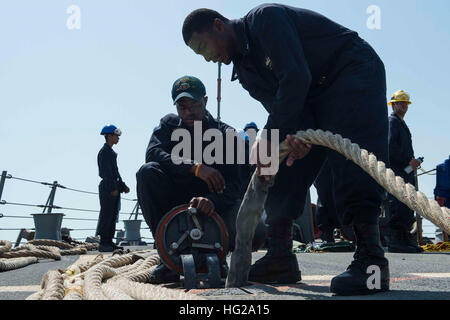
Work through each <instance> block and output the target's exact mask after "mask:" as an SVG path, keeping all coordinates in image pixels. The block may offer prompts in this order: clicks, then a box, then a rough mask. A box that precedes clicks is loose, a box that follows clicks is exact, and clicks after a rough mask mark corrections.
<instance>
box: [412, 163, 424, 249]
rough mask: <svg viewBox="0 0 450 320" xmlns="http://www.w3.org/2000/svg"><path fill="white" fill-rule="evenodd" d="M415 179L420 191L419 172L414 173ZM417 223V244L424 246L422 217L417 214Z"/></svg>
mask: <svg viewBox="0 0 450 320" xmlns="http://www.w3.org/2000/svg"><path fill="white" fill-rule="evenodd" d="M414 179H415V182H416V190H417V191H419V179H418V176H417V170H415V172H414ZM416 222H417V242H418V243H419V245H423V228H422V217H421V216H420V214H418V213H417V212H416Z"/></svg>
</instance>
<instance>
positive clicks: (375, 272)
mask: <svg viewBox="0 0 450 320" xmlns="http://www.w3.org/2000/svg"><path fill="white" fill-rule="evenodd" d="M353 229H354V232H355V238H356V252H355V255H354V260H353V262H352V263H351V264H350V266H349V267H348V268H347V271H345V272H344V273H342V274H340V275H338V276H337V277H334V278H333V279H332V280H331V286H330V291H331V292H332V293H335V294H336V295H341V296H354V295H367V294H373V293H377V292H383V291H388V290H389V262H388V260H387V259H386V258H385V257H384V250H383V248H382V247H381V243H380V231H379V227H378V224H358V225H354V226H353Z"/></svg>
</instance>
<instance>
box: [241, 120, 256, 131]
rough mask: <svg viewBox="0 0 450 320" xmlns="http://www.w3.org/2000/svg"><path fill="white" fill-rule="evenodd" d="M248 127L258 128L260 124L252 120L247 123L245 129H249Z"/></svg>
mask: <svg viewBox="0 0 450 320" xmlns="http://www.w3.org/2000/svg"><path fill="white" fill-rule="evenodd" d="M248 129H255V130H258V126H257V125H256V123H254V122H250V123H247V124H246V125H245V128H244V130H248Z"/></svg>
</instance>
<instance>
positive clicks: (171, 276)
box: [148, 263, 180, 284]
mask: <svg viewBox="0 0 450 320" xmlns="http://www.w3.org/2000/svg"><path fill="white" fill-rule="evenodd" d="M179 281H180V275H179V274H178V273H176V272H175V271H172V270H170V269H169V268H168V267H166V265H165V264H164V263H161V264H160V265H159V266H157V267H156V268H155V270H153V272H152V274H151V275H150V279H149V280H148V282H149V283H152V284H161V283H173V282H179Z"/></svg>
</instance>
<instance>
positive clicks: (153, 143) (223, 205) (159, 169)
mask: <svg viewBox="0 0 450 320" xmlns="http://www.w3.org/2000/svg"><path fill="white" fill-rule="evenodd" d="M213 128H214V129H219V130H220V131H221V132H222V133H223V141H224V143H223V146H224V152H223V154H224V155H226V152H225V151H226V148H227V143H226V139H225V134H226V130H227V129H232V128H231V127H230V126H228V125H227V124H225V123H223V122H218V121H216V120H215V119H214V118H213V117H212V116H211V115H210V114H209V113H207V114H206V117H205V120H204V121H203V124H202V131H203V133H204V132H205V131H206V130H208V129H213ZM176 129H186V130H187V127H186V126H185V125H184V123H183V122H182V121H181V118H180V117H179V116H177V115H175V114H169V115H167V116H165V117H164V118H162V119H161V122H160V124H159V126H158V127H156V128H155V130H154V132H153V134H152V136H151V138H150V142H149V144H148V147H147V151H146V155H145V162H146V163H145V164H144V165H143V166H142V167H141V168H140V169H139V171H138V172H137V174H136V179H137V195H138V199H139V204H140V206H141V208H142V212H143V215H144V218H145V221H146V223H147V224H148V226H149V227H150V230H151V232H152V234H153V235H155V234H156V229H157V227H158V223H159V221H160V220H161V218H162V217H163V216H164V215H165V214H166V213H167V212H169V211H170V210H171V209H173V208H174V207H176V206H179V205H182V204H186V203H189V202H190V201H191V199H192V198H194V197H205V198H208V199H209V200H211V201H212V202H213V203H214V206H215V211H216V212H217V213H218V214H219V215H220V216H221V217H222V218H223V220H224V222H225V224H226V226H227V229H228V233H229V236H230V239H234V236H235V233H236V231H235V229H236V227H235V216H236V214H237V210H238V209H239V205H240V201H239V199H240V196H241V194H240V193H241V192H240V190H241V179H240V175H239V166H238V165H235V164H232V165H229V164H212V165H208V166H210V167H212V168H214V169H216V170H218V171H219V172H220V173H221V174H222V176H223V178H224V180H225V185H226V188H225V190H224V192H223V193H222V194H217V193H214V192H210V191H209V189H208V185H207V184H206V183H205V182H204V181H203V180H201V179H200V178H197V177H195V176H194V175H193V174H192V173H191V172H190V170H191V167H192V166H193V165H194V164H195V162H194V135H193V134H191V135H190V138H191V157H190V158H188V157H187V156H186V155H181V156H182V157H183V159H184V160H186V163H182V164H175V163H174V162H173V161H172V156H171V153H172V149H173V148H174V147H175V146H176V145H177V144H178V143H179V141H171V136H172V132H173V131H174V130H176ZM233 130H234V129H233ZM202 140H203V139H202ZM209 143H211V142H205V141H203V142H202V153H203V150H205V148H206V146H207V145H208V144H209ZM235 155H236V152H235ZM196 160H197V159H196ZM197 161H198V160H197ZM225 161H226V159H224V163H226V162H225ZM234 163H236V162H234ZM230 245H231V246H233V245H234V241H230Z"/></svg>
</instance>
